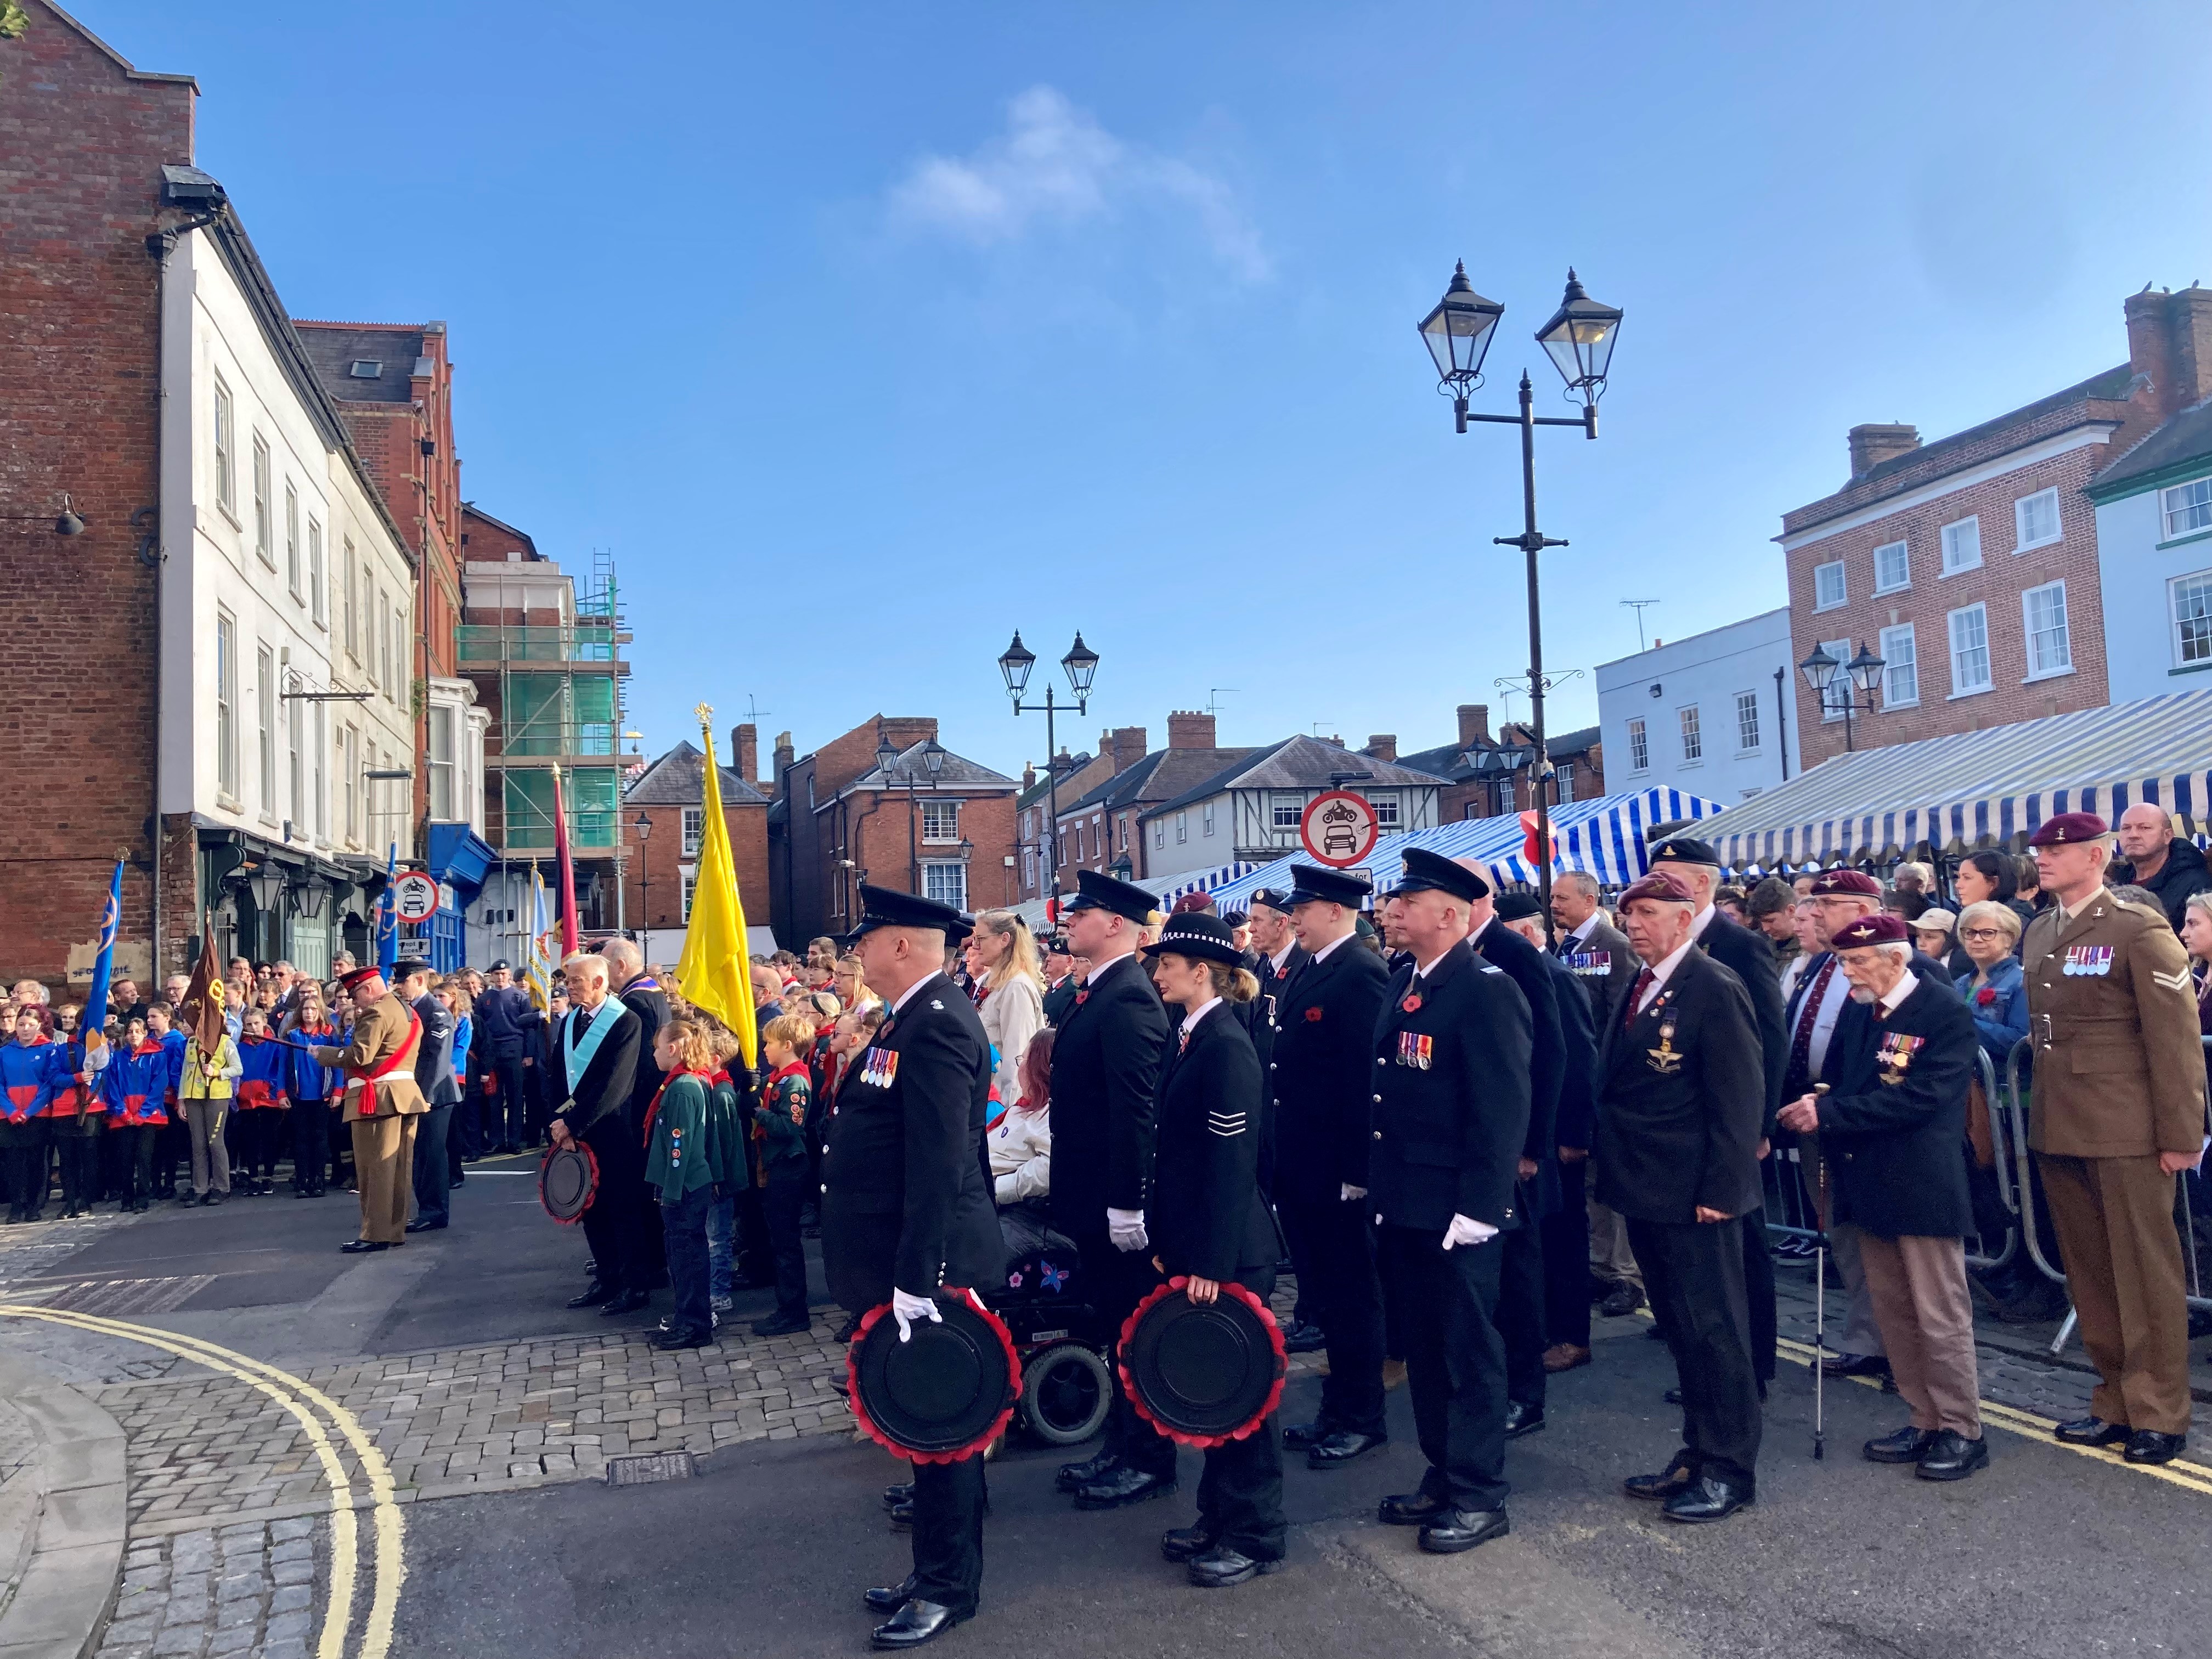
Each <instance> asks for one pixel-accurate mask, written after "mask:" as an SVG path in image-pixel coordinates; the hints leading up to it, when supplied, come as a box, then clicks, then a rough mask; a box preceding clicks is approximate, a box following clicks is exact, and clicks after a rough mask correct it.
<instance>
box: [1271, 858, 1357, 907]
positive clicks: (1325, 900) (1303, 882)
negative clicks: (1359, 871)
mask: <svg viewBox="0 0 2212 1659" xmlns="http://www.w3.org/2000/svg"><path fill="white" fill-rule="evenodd" d="M1374 890H1375V884H1374V883H1373V882H1371V881H1370V880H1368V879H1367V878H1366V877H1364V876H1355V875H1353V874H1352V872H1350V871H1349V870H1331V869H1328V867H1326V866H1322V865H1318V864H1294V865H1292V866H1291V892H1290V896H1289V897H1288V898H1285V900H1284V901H1283V908H1284V909H1285V910H1289V909H1292V908H1296V907H1297V906H1298V905H1301V904H1341V905H1342V906H1343V907H1344V908H1346V909H1347V910H1357V909H1358V908H1359V907H1360V905H1361V904H1362V903H1363V902H1365V900H1366V898H1367V896H1368V895H1369V894H1370V893H1372V892H1373V891H1374Z"/></svg>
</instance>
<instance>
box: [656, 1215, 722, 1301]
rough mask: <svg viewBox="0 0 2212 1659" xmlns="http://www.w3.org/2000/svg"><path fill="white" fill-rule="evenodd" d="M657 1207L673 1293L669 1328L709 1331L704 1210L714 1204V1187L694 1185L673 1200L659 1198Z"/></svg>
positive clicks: (705, 1219) (705, 1220)
mask: <svg viewBox="0 0 2212 1659" xmlns="http://www.w3.org/2000/svg"><path fill="white" fill-rule="evenodd" d="M659 1207H660V1231H661V1235H662V1238H663V1241H664V1243H663V1245H662V1249H663V1251H664V1253H665V1255H666V1256H667V1258H668V1282H669V1285H670V1286H671V1288H672V1289H673V1290H674V1291H675V1293H676V1308H675V1310H674V1311H673V1312H672V1313H671V1314H670V1315H669V1316H668V1323H669V1328H671V1330H679V1331H708V1332H711V1331H712V1330H713V1329H714V1313H713V1311H712V1304H711V1300H710V1295H709V1291H708V1283H707V1212H708V1211H709V1210H711V1209H713V1208H714V1188H712V1187H695V1188H692V1189H691V1190H690V1192H688V1193H686V1194H684V1196H683V1197H681V1198H679V1199H678V1200H675V1201H674V1202H673V1203H671V1202H670V1201H669V1200H666V1199H662V1200H660V1206H659Z"/></svg>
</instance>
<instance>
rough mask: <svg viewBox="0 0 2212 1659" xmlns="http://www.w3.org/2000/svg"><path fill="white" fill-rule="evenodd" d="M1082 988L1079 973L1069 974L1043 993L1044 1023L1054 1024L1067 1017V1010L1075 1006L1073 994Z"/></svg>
mask: <svg viewBox="0 0 2212 1659" xmlns="http://www.w3.org/2000/svg"><path fill="white" fill-rule="evenodd" d="M1082 988H1083V980H1082V978H1081V976H1080V975H1076V974H1070V975H1068V976H1067V977H1066V979H1064V980H1062V981H1060V983H1059V984H1057V985H1055V986H1054V987H1052V989H1050V990H1049V991H1047V992H1046V993H1045V994H1044V1023H1045V1024H1048V1025H1054V1026H1056V1025H1058V1024H1060V1021H1062V1020H1063V1019H1066V1018H1067V1011H1068V1010H1069V1009H1071V1008H1073V1006H1075V994H1076V993H1077V992H1078V991H1079V990H1081V989H1082Z"/></svg>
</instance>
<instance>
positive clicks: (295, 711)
mask: <svg viewBox="0 0 2212 1659" xmlns="http://www.w3.org/2000/svg"><path fill="white" fill-rule="evenodd" d="M317 707H320V705H319V704H318V705H317ZM284 734H285V736H286V738H289V745H288V752H287V759H288V761H289V772H290V776H289V778H288V780H287V782H288V785H289V788H288V790H287V792H286V793H287V796H288V798H289V800H290V802H291V807H292V810H291V813H290V822H291V825H292V833H293V834H294V835H295V836H304V835H306V834H307V704H306V703H305V702H301V700H300V699H299V698H297V697H295V698H294V699H293V700H292V701H291V702H288V703H286V704H285V705H284Z"/></svg>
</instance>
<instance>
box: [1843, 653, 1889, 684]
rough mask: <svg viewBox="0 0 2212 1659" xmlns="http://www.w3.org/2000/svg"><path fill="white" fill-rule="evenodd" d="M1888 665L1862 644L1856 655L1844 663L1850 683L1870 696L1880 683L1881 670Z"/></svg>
mask: <svg viewBox="0 0 2212 1659" xmlns="http://www.w3.org/2000/svg"><path fill="white" fill-rule="evenodd" d="M1887 666H1888V664H1887V663H1886V662H1884V661H1883V660H1882V659H1881V658H1880V657H1877V656H1875V653H1873V652H1871V651H1869V650H1868V649H1867V647H1864V646H1861V647H1859V653H1858V655H1857V656H1856V657H1853V658H1852V659H1850V663H1849V664H1848V665H1846V669H1845V671H1846V672H1848V673H1849V674H1850V677H1851V684H1854V685H1856V686H1857V687H1858V689H1859V690H1861V691H1862V692H1863V693H1864V694H1865V695H1866V696H1873V695H1874V689H1875V687H1876V686H1878V685H1880V684H1881V671H1882V670H1883V669H1884V668H1886V667H1887Z"/></svg>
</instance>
